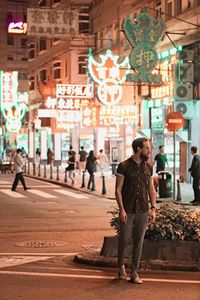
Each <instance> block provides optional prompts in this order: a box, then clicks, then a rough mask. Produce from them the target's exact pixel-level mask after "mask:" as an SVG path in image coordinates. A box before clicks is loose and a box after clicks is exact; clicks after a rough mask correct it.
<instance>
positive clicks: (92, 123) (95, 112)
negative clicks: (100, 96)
mask: <svg viewBox="0 0 200 300" xmlns="http://www.w3.org/2000/svg"><path fill="white" fill-rule="evenodd" d="M99 109H100V108H99V107H98V106H95V105H93V104H90V105H89V106H87V107H84V108H83V109H82V126H83V127H97V126H99Z"/></svg>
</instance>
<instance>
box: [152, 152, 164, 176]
mask: <svg viewBox="0 0 200 300" xmlns="http://www.w3.org/2000/svg"><path fill="white" fill-rule="evenodd" d="M154 160H155V161H156V162H157V166H156V173H158V172H159V171H164V169H165V164H166V162H167V156H166V154H165V153H163V154H161V153H158V154H156V156H155V158H154Z"/></svg>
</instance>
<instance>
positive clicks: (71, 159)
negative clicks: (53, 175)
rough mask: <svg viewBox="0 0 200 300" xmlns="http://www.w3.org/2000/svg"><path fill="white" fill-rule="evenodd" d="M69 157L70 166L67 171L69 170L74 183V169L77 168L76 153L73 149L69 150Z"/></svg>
mask: <svg viewBox="0 0 200 300" xmlns="http://www.w3.org/2000/svg"><path fill="white" fill-rule="evenodd" d="M68 155H69V159H68V167H67V168H66V169H65V171H66V172H69V178H70V179H71V181H72V185H74V183H75V176H74V170H75V163H76V159H75V154H74V152H73V151H69V152H68Z"/></svg>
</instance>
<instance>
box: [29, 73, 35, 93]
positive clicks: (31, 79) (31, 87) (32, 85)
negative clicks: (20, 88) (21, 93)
mask: <svg viewBox="0 0 200 300" xmlns="http://www.w3.org/2000/svg"><path fill="white" fill-rule="evenodd" d="M34 89H35V77H34V76H31V77H29V90H30V91H33V90H34Z"/></svg>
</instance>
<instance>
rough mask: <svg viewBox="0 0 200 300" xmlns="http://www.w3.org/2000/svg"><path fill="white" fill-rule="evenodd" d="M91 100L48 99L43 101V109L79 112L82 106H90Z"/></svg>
mask: <svg viewBox="0 0 200 300" xmlns="http://www.w3.org/2000/svg"><path fill="white" fill-rule="evenodd" d="M90 102H91V99H80V98H71V99H70V98H58V99H56V98H51V97H48V98H47V99H46V101H45V107H46V108H47V109H59V110H66V109H67V110H80V109H81V108H82V107H83V106H87V105H88V104H90Z"/></svg>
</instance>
